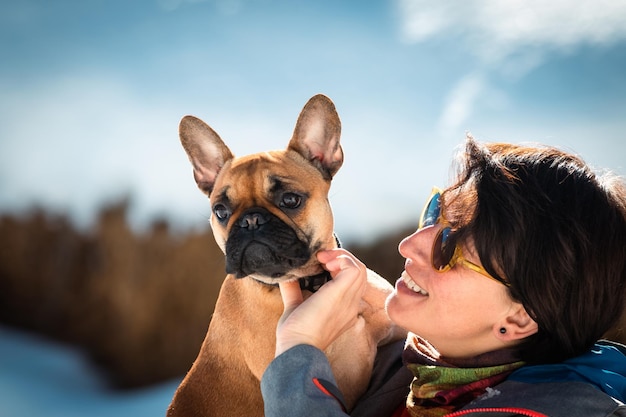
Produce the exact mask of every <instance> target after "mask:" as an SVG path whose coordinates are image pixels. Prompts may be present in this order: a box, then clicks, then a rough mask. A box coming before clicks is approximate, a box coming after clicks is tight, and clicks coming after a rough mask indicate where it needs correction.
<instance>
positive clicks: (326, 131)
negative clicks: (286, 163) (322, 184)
mask: <svg viewBox="0 0 626 417" xmlns="http://www.w3.org/2000/svg"><path fill="white" fill-rule="evenodd" d="M340 136H341V121H340V120H339V115H338V114H337V110H336V109H335V105H334V104H333V102H332V101H331V100H330V99H329V98H328V97H326V96H325V95H323V94H318V95H316V96H313V97H311V99H310V100H309V101H308V102H307V103H306V104H305V106H304V108H303V109H302V111H301V112H300V116H298V121H297V122H296V127H295V129H294V131H293V136H292V137H291V141H290V142H289V146H288V147H287V148H288V149H292V150H295V151H296V152H298V153H299V154H300V155H302V156H304V157H305V158H306V159H307V160H309V161H310V162H311V163H312V164H313V165H314V166H315V167H316V168H317V169H318V170H319V171H320V172H321V173H322V175H323V176H324V178H325V179H327V180H329V181H330V180H331V179H332V178H333V176H334V175H335V174H336V173H337V171H338V170H339V168H341V164H343V150H342V149H341V145H340V144H339V137H340Z"/></svg>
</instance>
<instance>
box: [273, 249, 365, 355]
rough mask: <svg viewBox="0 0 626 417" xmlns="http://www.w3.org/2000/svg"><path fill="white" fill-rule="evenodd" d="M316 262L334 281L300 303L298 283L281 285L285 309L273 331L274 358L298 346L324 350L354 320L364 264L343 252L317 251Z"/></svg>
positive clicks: (360, 294)
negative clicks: (274, 333)
mask: <svg viewBox="0 0 626 417" xmlns="http://www.w3.org/2000/svg"><path fill="white" fill-rule="evenodd" d="M317 259H318V260H319V261H320V262H321V263H322V265H324V268H325V269H326V270H327V271H328V272H330V275H331V276H332V278H333V279H332V280H330V281H329V282H327V283H326V284H324V285H323V286H322V287H321V288H320V289H319V290H318V291H317V292H316V293H315V294H313V295H311V296H310V297H309V298H308V299H306V300H303V297H302V291H301V290H300V285H299V283H298V282H297V281H292V282H285V283H281V284H280V294H281V296H282V299H283V304H284V307H285V310H284V313H283V315H282V317H281V318H280V321H279V322H278V327H277V329H276V356H278V355H280V354H281V353H283V352H284V351H286V350H288V349H289V348H291V347H294V346H296V345H300V344H308V345H312V346H315V347H317V348H318V349H321V350H325V349H326V348H327V347H328V346H329V345H330V344H331V343H332V342H333V341H334V340H335V339H336V338H337V337H339V336H340V335H341V334H342V333H343V332H344V331H345V330H346V329H348V328H350V327H351V326H352V325H354V323H355V322H356V320H357V317H358V313H359V304H360V303H361V298H362V297H363V294H364V293H365V285H366V282H367V269H366V267H365V265H364V264H363V263H362V262H361V261H359V260H358V259H357V258H356V257H355V256H354V255H352V254H351V253H350V252H348V251H346V250H344V249H333V250H327V251H321V252H318V254H317Z"/></svg>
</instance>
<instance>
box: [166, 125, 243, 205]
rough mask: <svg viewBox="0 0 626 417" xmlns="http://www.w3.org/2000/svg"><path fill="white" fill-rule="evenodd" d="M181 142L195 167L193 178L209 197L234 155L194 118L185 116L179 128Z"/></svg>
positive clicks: (208, 127)
mask: <svg viewBox="0 0 626 417" xmlns="http://www.w3.org/2000/svg"><path fill="white" fill-rule="evenodd" d="M178 134H179V136H180V142H181V143H182V145H183V148H185V152H187V156H188V157H189V161H190V162H191V165H192V166H193V178H194V179H195V180H196V184H198V188H200V190H201V191H202V192H204V193H205V194H206V195H207V196H208V195H210V194H211V191H213V186H214V185H215V178H216V177H217V174H218V173H219V172H220V170H221V169H222V167H223V166H224V164H226V162H228V161H229V160H231V159H232V158H233V154H232V152H231V151H230V149H228V147H227V146H226V145H225V144H224V142H223V141H222V139H221V138H220V137H219V135H218V134H217V133H215V131H214V130H213V129H211V127H210V126H209V125H207V124H206V123H204V122H203V121H202V120H200V119H198V118H197V117H194V116H185V117H183V118H182V120H181V121H180V125H179V127H178Z"/></svg>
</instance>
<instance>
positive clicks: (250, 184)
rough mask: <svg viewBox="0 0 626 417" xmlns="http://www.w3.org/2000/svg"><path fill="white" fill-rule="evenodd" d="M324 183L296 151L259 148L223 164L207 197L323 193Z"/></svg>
mask: <svg viewBox="0 0 626 417" xmlns="http://www.w3.org/2000/svg"><path fill="white" fill-rule="evenodd" d="M328 185H329V184H327V181H325V180H324V178H323V177H322V175H321V174H320V173H319V171H318V170H317V169H315V168H314V167H313V166H312V165H310V164H309V163H308V162H307V161H306V160H304V158H301V157H300V156H299V155H298V154H296V153H294V152H288V151H271V152H263V153H259V154H254V155H248V156H243V157H240V158H235V159H234V160H233V161H232V163H230V164H229V165H228V166H227V167H225V169H223V170H222V172H220V175H219V176H218V178H217V181H216V184H215V188H214V190H213V193H212V195H211V200H212V201H215V200H216V199H219V198H220V197H228V198H229V199H236V198H237V196H246V198H247V199H250V197H253V199H259V198H262V199H271V198H272V196H274V195H276V194H277V193H281V192H285V191H292V192H302V193H307V194H310V193H326V192H327V191H328Z"/></svg>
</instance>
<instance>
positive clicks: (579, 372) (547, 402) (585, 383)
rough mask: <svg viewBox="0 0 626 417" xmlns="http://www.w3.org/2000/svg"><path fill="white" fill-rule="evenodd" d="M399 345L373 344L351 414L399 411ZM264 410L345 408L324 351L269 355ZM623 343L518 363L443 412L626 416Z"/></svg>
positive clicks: (473, 416) (339, 412)
mask: <svg viewBox="0 0 626 417" xmlns="http://www.w3.org/2000/svg"><path fill="white" fill-rule="evenodd" d="M402 348H403V344H400V343H396V344H393V345H389V346H387V347H385V348H384V349H381V351H379V355H378V356H377V362H376V363H375V365H374V374H373V378H372V381H371V383H370V388H369V389H368V391H367V392H366V393H365V395H363V397H362V398H361V399H360V400H359V403H358V404H357V405H356V406H355V407H354V409H353V410H352V413H351V414H350V415H352V416H355V417H374V416H376V417H388V416H392V415H394V416H400V415H402V416H408V413H406V412H404V413H402V409H403V404H404V401H405V400H406V396H407V395H408V391H409V384H410V382H411V380H412V375H411V374H410V372H408V370H407V369H406V368H405V367H404V366H402V364H401V358H400V356H401V352H402ZM261 391H262V393H263V398H264V402H265V416H266V417H274V416H275V417H299V416H328V417H334V416H337V417H338V416H342V417H345V416H347V415H348V414H347V413H346V412H345V411H344V409H343V406H342V398H341V394H340V392H339V390H338V389H337V388H336V386H335V379H334V377H333V374H332V371H331V369H330V365H329V363H328V360H327V359H326V356H325V355H324V353H323V352H322V351H320V350H318V349H316V348H314V347H312V346H308V345H299V346H295V347H293V348H292V349H290V350H288V351H286V352H284V353H283V354H282V355H280V356H278V357H277V358H275V359H274V361H273V362H272V363H270V365H269V367H268V368H267V370H266V371H265V374H264V375H263V378H262V380H261ZM625 400H626V348H625V347H624V346H622V345H619V344H617V343H613V342H608V341H600V342H598V343H597V344H596V345H595V346H594V348H593V349H592V350H591V351H590V352H588V353H586V354H584V355H582V356H579V357H576V358H572V359H569V360H567V361H564V362H562V363H557V364H549V365H536V366H524V367H522V368H520V369H518V370H517V371H515V372H513V373H512V374H511V375H509V377H508V378H507V380H506V381H504V382H502V383H501V384H498V385H496V386H494V387H492V388H490V389H488V390H487V392H486V393H485V394H484V395H482V396H481V397H478V398H477V399H475V400H474V401H472V402H471V403H469V404H467V405H466V406H464V407H463V408H462V409H461V410H459V411H456V412H454V413H451V414H448V416H449V417H456V416H468V417H509V416H531V417H543V416H549V417H626V406H624V405H623V403H624V402H625Z"/></svg>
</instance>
